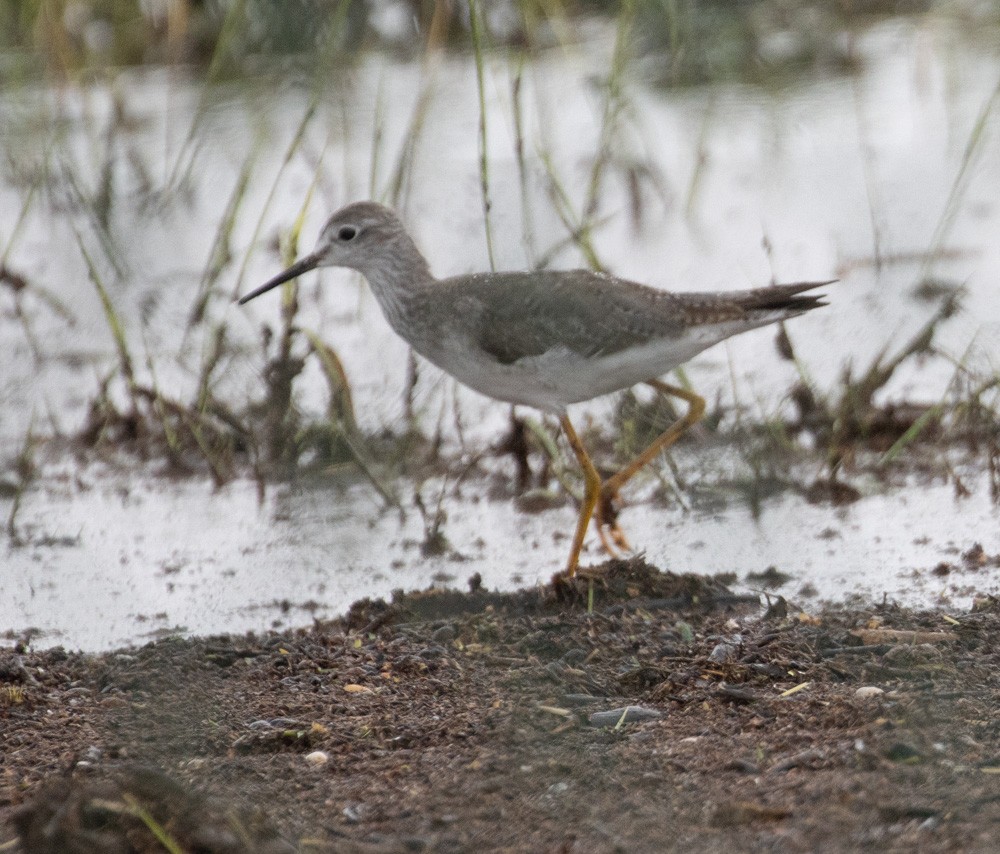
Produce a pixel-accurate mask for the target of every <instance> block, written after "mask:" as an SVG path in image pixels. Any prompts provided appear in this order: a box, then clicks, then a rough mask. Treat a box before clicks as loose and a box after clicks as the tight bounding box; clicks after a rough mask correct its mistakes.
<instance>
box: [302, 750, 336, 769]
mask: <svg viewBox="0 0 1000 854" xmlns="http://www.w3.org/2000/svg"><path fill="white" fill-rule="evenodd" d="M329 761H330V755H329V754H328V753H327V752H326V751H324V750H314V751H313V752H312V753H307V754H306V762H308V763H309V764H310V765H317V766H318V765H326V763H327V762H329Z"/></svg>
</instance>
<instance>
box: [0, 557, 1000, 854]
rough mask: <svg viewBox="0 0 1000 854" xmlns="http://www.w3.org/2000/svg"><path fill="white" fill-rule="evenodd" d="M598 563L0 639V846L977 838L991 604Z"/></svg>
mask: <svg viewBox="0 0 1000 854" xmlns="http://www.w3.org/2000/svg"><path fill="white" fill-rule="evenodd" d="M603 570H604V572H603V573H600V574H598V575H597V577H596V578H595V579H594V580H593V581H592V586H591V582H590V581H589V580H588V579H586V578H583V579H580V580H579V581H578V582H577V583H575V584H574V585H573V586H571V587H570V586H563V587H561V588H560V589H547V590H542V591H529V592H523V593H520V594H516V595H494V594H488V593H485V592H483V591H481V590H478V589H475V590H473V591H471V592H470V593H469V594H456V593H448V594H431V593H428V594H424V595H420V596H408V597H400V598H399V599H398V600H397V601H395V602H394V603H391V604H386V603H383V602H364V603H360V604H358V605H357V606H355V608H354V609H353V610H352V611H351V613H350V614H349V615H348V616H347V617H346V618H345V619H344V620H343V621H341V622H340V623H337V624H330V625H322V626H316V627H315V628H313V629H311V630H307V631H301V632H290V633H286V634H280V635H264V636H247V637H232V636H226V637H213V638H202V639H193V640H164V641H160V642H158V643H153V644H149V645H148V646H145V647H142V648H138V649H128V650H122V651H118V652H112V653H108V654H105V655H83V654H75V653H67V652H65V651H63V650H60V649H53V650H47V651H44V652H32V651H26V650H4V651H2V652H0V744H2V754H0V770H2V775H3V776H2V790H0V851H4V852H7V851H31V852H135V851H141V852H147V851H149V852H152V851H157V852H162V851H184V852H187V851H192V852H194V851H197V852H285V851H288V852H291V851H301V852H315V851H345V852H405V851H445V852H450V851H462V852H464V851H474V850H477V849H478V850H501V851H573V852H577V851H580V852H583V851H628V852H633V851H664V850H678V851H713V852H714V851H726V850H729V851H734V852H735V851H748V850H753V851H757V850H767V851H782V852H783V851H810V852H812V851H858V850H877V851H908V852H909V851H983V852H986V851H990V852H993V851H997V850H1000V722H998V721H1000V719H998V717H997V706H998V699H1000V692H998V689H1000V667H998V664H1000V655H998V652H997V648H996V643H995V639H996V638H997V637H998V636H1000V607H998V606H997V603H995V602H992V601H983V602H982V603H981V607H979V608H978V609H977V610H975V611H973V612H971V613H968V614H949V615H945V614H943V613H940V612H914V611H908V610H904V609H899V608H895V607H893V606H890V605H884V606H880V607H872V608H870V609H867V610H847V609H829V610H826V611H822V612H819V613H815V614H812V615H809V616H806V615H804V614H802V613H800V612H799V611H797V610H796V609H794V608H791V607H789V606H786V605H785V603H784V602H783V601H781V600H778V601H777V602H776V603H775V604H774V605H773V606H772V607H771V608H770V609H769V610H768V612H767V613H766V614H763V613H761V610H760V608H759V606H758V605H757V604H756V602H755V601H754V602H753V603H752V604H751V603H749V602H747V601H746V600H744V599H743V598H742V597H738V596H732V595H730V594H729V593H728V591H726V590H725V588H723V587H722V586H721V585H719V584H717V583H714V582H711V581H707V580H705V579H701V578H696V577H691V576H688V577H678V576H673V575H669V574H661V573H659V572H658V571H656V570H655V569H653V568H650V567H648V566H646V565H645V564H643V563H642V562H641V561H630V562H613V563H610V564H607V565H606V566H605V567H603ZM473 586H474V585H473ZM591 590H592V596H593V603H592V609H591V612H590V613H588V595H589V593H590V591H591ZM862 688H864V689H867V690H863V691H861V692H860V693H859V689H862ZM875 689H877V690H875ZM628 707H633V708H628Z"/></svg>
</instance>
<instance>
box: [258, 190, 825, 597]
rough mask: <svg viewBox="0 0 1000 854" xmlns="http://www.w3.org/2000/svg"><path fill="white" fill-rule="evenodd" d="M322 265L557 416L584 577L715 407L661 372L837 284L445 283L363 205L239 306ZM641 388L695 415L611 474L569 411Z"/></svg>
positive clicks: (416, 345)
mask: <svg viewBox="0 0 1000 854" xmlns="http://www.w3.org/2000/svg"><path fill="white" fill-rule="evenodd" d="M317 267H348V268H350V269H353V270H357V271H358V272H359V273H361V274H362V275H363V276H364V277H365V278H366V279H367V280H368V284H369V285H370V286H371V289H372V292H373V293H374V294H375V299H376V300H377V301H378V304H379V306H380V307H381V309H382V312H383V313H384V314H385V318H386V320H387V321H388V322H389V325H390V326H391V327H392V328H393V329H394V330H395V332H396V334H397V335H399V336H400V337H401V338H403V339H404V340H405V341H406V342H407V343H408V344H409V345H410V346H411V347H412V348H413V349H414V350H415V351H416V352H417V353H419V354H420V355H421V356H423V357H424V358H425V359H427V360H428V361H429V362H432V363H433V364H435V365H437V366H438V367H439V368H441V369H442V370H443V371H445V372H446V373H449V374H451V375H452V376H453V377H455V379H457V380H458V381H459V382H461V383H463V384H465V385H467V386H468V387H469V388H472V389H474V390H475V391H478V392H479V393H480V394H484V395H487V396H488V397H492V398H495V399H497V400H502V401H507V402H508V403H515V404H524V405H526V406H532V407H535V408H536V409H540V410H542V411H543V412H548V413H551V414H552V415H555V416H556V417H557V418H558V419H559V423H560V425H561V426H562V429H563V432H564V433H565V434H566V438H567V440H568V441H569V445H570V447H571V448H572V450H573V453H574V454H575V456H576V458H577V460H578V461H579V463H580V467H581V468H582V470H583V478H584V494H583V500H582V502H581V504H580V513H579V516H578V517H577V523H576V530H575V533H574V535H573V541H572V545H571V548H570V553H569V560H568V561H567V564H566V569H565V573H564V577H567V578H571V577H572V576H573V575H575V574H576V571H577V566H578V564H579V560H580V551H581V549H582V548H583V541H584V537H585V536H586V533H587V528H588V527H589V525H590V521H591V518H593V517H594V516H595V514H596V517H597V531H598V535H599V536H600V538H601V542H602V543H603V544H604V546H605V547H606V548H607V549H608V551H610V552H611V553H612V554H613V553H614V552H615V549H616V548H622V549H628V548H629V546H628V542H627V540H626V539H625V536H624V534H623V532H622V531H621V529H620V528H619V527H618V524H617V520H616V516H617V511H616V510H615V507H614V501H615V499H616V498H617V497H618V493H619V491H620V490H621V488H622V486H624V484H625V483H626V482H627V481H628V480H629V479H630V478H632V477H633V476H634V475H635V473H636V472H637V471H639V469H641V468H642V467H643V466H645V465H646V464H647V463H649V462H651V461H652V460H653V459H654V458H655V457H656V456H657V454H659V453H660V452H661V451H663V450H665V449H666V448H668V447H669V446H670V445H672V444H673V443H674V442H676V441H677V439H678V438H679V437H680V435H681V434H682V433H683V432H684V431H685V430H687V429H688V428H689V427H690V426H691V425H692V424H694V423H695V422H696V421H698V420H699V419H700V418H701V417H702V415H703V414H704V411H705V401H704V399H703V398H702V397H700V396H699V395H697V394H695V393H694V392H692V391H689V390H688V389H685V388H681V387H679V386H674V385H670V384H667V383H665V382H662V381H660V380H659V379H657V377H660V376H662V375H663V374H666V373H668V372H669V371H672V370H673V369H674V368H676V367H678V366H679V365H681V364H683V363H684V362H686V361H688V360H689V359H691V358H692V357H693V356H695V355H696V354H698V353H700V352H701V351H702V350H704V349H706V348H707V347H711V346H712V345H713V344H717V343H718V342H720V341H722V340H724V339H726V338H729V337H730V336H733V335H737V334H739V333H740V332H746V331H747V330H750V329H755V328H757V327H759V326H766V325H767V324H769V323H777V322H779V321H782V320H788V319H789V318H791V317H796V316H797V315H800V314H803V313H805V312H807V311H810V310H812V309H814V308H817V307H819V306H822V305H826V303H824V302H823V301H822V300H823V297H822V295H815V294H807V293H806V292H807V291H811V290H813V289H814V288H817V287H821V286H822V285H827V284H830V283H831V281H824V282H796V283H794V284H786V285H771V286H769V287H763V288H755V289H753V290H743V291H733V292H719V293H670V292H668V291H662V290H657V289H656V288H652V287H648V286H646V285H641V284H638V283H636V282H630V281H627V280H625V279H619V278H617V277H615V276H611V275H608V274H606V273H595V272H592V271H590V270H563V271H556V270H536V271H530V272H512V273H473V274H471V275H465V276H453V277H451V278H448V279H437V278H435V277H434V275H433V274H432V273H431V270H430V267H429V266H428V264H427V261H426V260H425V258H424V256H423V255H422V254H421V253H420V250H419V249H418V248H417V246H416V244H415V243H414V242H413V240H412V238H411V237H410V235H409V234H408V233H407V231H406V229H405V227H404V226H403V224H402V222H401V221H400V219H399V217H398V216H397V215H396V214H395V213H394V212H393V211H392V210H390V209H389V208H387V207H384V206H383V205H380V204H376V203H375V202H356V203H354V204H351V205H347V206H346V207H344V208H341V209H340V210H339V211H337V212H336V213H335V214H333V216H331V217H330V219H329V220H328V221H327V223H326V225H325V226H324V227H323V230H322V232H321V233H320V236H319V240H318V241H317V244H316V248H315V250H314V251H313V252H312V253H311V254H309V255H306V256H305V257H303V258H302V259H300V260H299V261H297V262H296V263H295V264H293V265H292V266H291V267H289V268H288V269H287V270H285V271H284V272H283V273H279V274H278V275H277V276H275V277H274V278H273V279H271V280H270V281H268V282H266V283H265V284H263V285H261V286H260V287H259V288H257V289H256V290H254V291H252V292H251V293H249V294H247V295H246V296H244V297H243V298H242V299H240V301H239V302H240V304H241V305H243V304H244V303H246V302H248V301H250V300H252V299H254V298H256V297H258V296H260V295H261V294H263V293H265V292H267V291H269V290H271V289H272V288H275V287H277V286H278V285H280V284H282V283H284V282H287V281H289V280H291V279H294V278H295V277H297V276H301V275H302V274H303V273H306V272H308V271H310V270H313V269H316V268H317ZM638 383H648V384H649V385H652V386H653V387H654V388H656V389H658V390H659V391H661V392H665V393H667V394H670V395H673V396H675V397H678V398H680V399H682V400H684V401H685V402H686V403H687V412H686V413H685V414H684V415H683V416H682V417H681V418H680V419H678V420H677V421H676V422H675V423H673V424H672V425H671V426H670V427H669V428H667V429H666V430H665V431H664V432H663V433H662V434H661V435H660V436H659V437H658V438H657V439H656V440H655V441H654V442H653V443H652V444H651V445H650V446H649V447H648V448H646V450H645V451H643V452H642V453H641V454H639V456H638V457H636V458H635V459H634V460H632V462H630V463H629V464H628V465H626V466H625V468H623V469H621V470H620V471H619V472H617V473H616V474H615V475H614V476H612V477H610V478H608V479H607V480H604V481H602V480H601V476H600V475H599V474H598V472H597V470H596V469H595V468H594V464H593V462H592V461H591V459H590V455H589V454H588V453H587V451H586V449H585V448H584V446H583V443H582V442H581V441H580V437H579V436H578V435H577V433H576V430H575V429H574V428H573V424H572V423H571V422H570V420H569V416H568V414H567V407H568V406H570V405H571V404H574V403H579V402H580V401H584V400H590V399H591V398H594V397H598V396H600V395H603V394H609V393H610V392H613V391H618V390H620V389H624V388H628V387H630V386H633V385H636V384H638ZM605 529H607V530H605Z"/></svg>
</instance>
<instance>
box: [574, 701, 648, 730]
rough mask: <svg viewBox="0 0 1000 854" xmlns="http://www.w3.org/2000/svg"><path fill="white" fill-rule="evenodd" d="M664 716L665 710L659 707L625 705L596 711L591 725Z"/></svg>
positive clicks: (610, 724)
mask: <svg viewBox="0 0 1000 854" xmlns="http://www.w3.org/2000/svg"><path fill="white" fill-rule="evenodd" d="M662 717H663V712H661V711H658V710H657V709H647V708H644V707H642V706H625V707H624V708H621V709H610V710H609V711H606V712H594V713H593V714H592V715H591V716H590V718H589V720H590V725H591V726H596V727H611V726H618V724H619V722H621V723H622V724H634V723H636V722H638V721H655V720H657V719H658V718H662Z"/></svg>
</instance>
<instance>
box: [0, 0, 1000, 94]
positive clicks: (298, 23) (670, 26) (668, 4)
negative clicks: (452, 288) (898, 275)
mask: <svg viewBox="0 0 1000 854" xmlns="http://www.w3.org/2000/svg"><path fill="white" fill-rule="evenodd" d="M931 5H932V0H635V2H632V3H610V2H601V0H496V2H481V0H480V2H478V3H474V2H468V0H287V2H281V3H275V2H272V1H271V0H5V2H4V3H3V5H2V6H0V54H2V66H0V74H2V76H3V82H9V81H10V80H11V79H12V78H15V77H17V76H25V75H33V74H38V73H42V72H44V73H46V74H49V75H52V76H54V77H73V76H74V75H79V74H82V73H87V72H93V71H95V70H100V69H107V68H111V67H119V66H133V65H142V64H160V63H171V64H174V63H184V64H189V65H192V66H194V67H200V68H202V69H205V70H210V71H211V72H212V73H213V74H214V75H219V76H223V77H224V76H229V75H235V74H240V73H246V72H247V71H251V70H255V69H259V68H261V66H267V65H268V64H273V63H274V62H281V63H284V64H286V65H291V66H294V65H296V64H297V65H299V66H300V67H301V68H303V69H307V68H312V67H316V65H317V57H322V58H323V62H322V63H319V65H321V66H322V65H325V64H326V63H327V62H329V61H330V58H331V57H333V56H336V57H337V58H338V59H340V60H349V58H350V57H351V56H352V55H355V54H357V53H358V52H359V51H361V50H363V49H369V48H380V49H389V50H393V51H399V52H401V53H403V54H406V53H416V52H419V51H420V50H422V49H424V48H425V47H426V46H427V45H434V46H439V45H447V46H450V47H453V48H458V49H468V48H469V47H470V38H469V36H470V16H471V13H470V9H475V8H476V7H477V6H478V7H480V12H479V13H480V14H481V16H482V19H483V24H484V28H485V31H486V36H487V38H489V40H490V42H491V43H492V44H494V45H507V46H512V47H531V46H538V45H545V44H549V43H552V42H553V41H557V40H558V39H559V38H560V37H562V36H563V35H565V32H566V28H567V27H569V26H570V24H571V22H573V21H574V20H578V19H580V18H581V17H587V16H603V17H608V18H614V17H616V16H618V15H620V14H622V13H623V12H627V13H629V14H631V13H632V12H634V14H635V16H636V20H637V24H638V26H637V27H636V33H637V34H638V38H637V40H636V49H637V50H638V51H639V52H640V53H641V54H642V55H643V56H644V57H645V58H646V59H647V68H648V70H649V73H650V75H651V77H652V78H653V79H655V80H657V81H658V82H660V83H662V84H663V85H690V84H697V83H704V82H709V81H716V80H721V79H740V80H745V81H758V82H763V81H766V80H768V79H770V78H772V77H774V76H775V75H778V76H781V75H788V74H794V73H801V72H803V71H809V70H811V69H817V70H823V71H825V72H827V73H829V72H830V71H831V70H834V69H843V70H849V69H851V68H852V67H853V66H854V64H855V63H856V62H857V58H856V55H855V52H854V50H853V46H852V41H851V34H852V32H853V31H855V30H856V29H857V28H860V27H865V26H868V25H869V24H870V23H872V22H873V21H876V20H879V19H882V18H885V17H886V16H891V15H907V14H916V13H921V12H925V11H927V10H928V9H929V8H930V7H931ZM935 5H936V6H937V9H936V12H937V13H939V14H941V13H943V14H947V15H953V16H956V17H969V18H970V19H975V20H976V21H980V22H981V21H983V19H988V20H991V21H992V22H993V23H996V22H997V20H1000V3H998V2H996V0H986V2H979V3H972V2H967V3H962V2H947V3H938V4H935ZM624 7H628V9H625V8H624ZM293 58H297V60H298V61H297V62H296V61H294V59H293Z"/></svg>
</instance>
